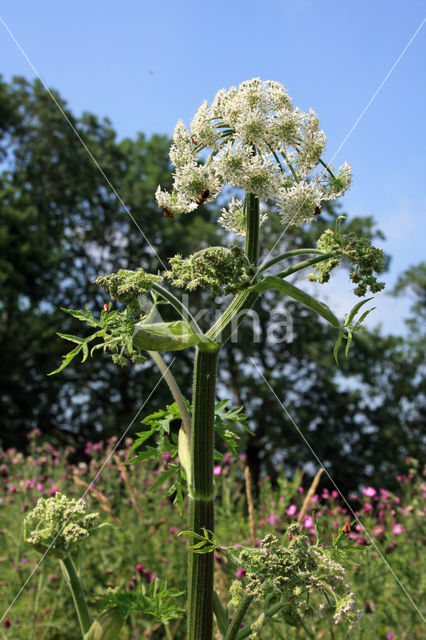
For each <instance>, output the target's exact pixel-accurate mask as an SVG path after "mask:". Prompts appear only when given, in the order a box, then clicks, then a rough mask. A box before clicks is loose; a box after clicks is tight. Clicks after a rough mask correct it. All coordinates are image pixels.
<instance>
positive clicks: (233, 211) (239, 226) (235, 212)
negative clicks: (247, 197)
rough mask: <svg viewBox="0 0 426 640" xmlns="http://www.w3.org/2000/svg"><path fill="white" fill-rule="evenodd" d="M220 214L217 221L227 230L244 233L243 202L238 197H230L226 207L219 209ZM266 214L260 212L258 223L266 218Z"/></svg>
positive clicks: (239, 233) (237, 233) (241, 234)
mask: <svg viewBox="0 0 426 640" xmlns="http://www.w3.org/2000/svg"><path fill="white" fill-rule="evenodd" d="M221 212H222V215H221V216H220V218H219V220H218V222H219V224H221V225H222V227H223V228H224V229H226V230H227V231H231V232H232V233H235V234H236V235H237V236H243V237H244V236H245V235H246V216H245V212H244V202H242V201H241V200H239V199H238V198H232V200H231V202H230V203H229V205H228V208H226V207H223V208H222V209H221ZM267 217H268V216H267V214H266V213H262V214H261V215H260V217H259V223H260V224H261V225H262V224H263V223H264V222H265V220H266V219H267Z"/></svg>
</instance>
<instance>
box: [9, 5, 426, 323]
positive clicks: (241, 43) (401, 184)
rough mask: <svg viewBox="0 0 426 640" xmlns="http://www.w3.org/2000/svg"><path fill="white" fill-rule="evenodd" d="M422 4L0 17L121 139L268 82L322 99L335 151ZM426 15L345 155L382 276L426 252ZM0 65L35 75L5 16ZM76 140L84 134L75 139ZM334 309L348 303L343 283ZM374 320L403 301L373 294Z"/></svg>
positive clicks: (391, 315) (73, 103) (74, 98)
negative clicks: (227, 91) (378, 247)
mask: <svg viewBox="0 0 426 640" xmlns="http://www.w3.org/2000/svg"><path fill="white" fill-rule="evenodd" d="M425 14H426V10H425V3H424V2H423V1H422V2H420V1H417V0H410V2H409V3H407V2H399V1H396V0H390V1H388V2H378V1H377V0H376V1H371V0H370V1H369V2H366V1H364V0H360V1H358V2H356V3H349V2H347V3H343V2H341V1H340V2H335V1H334V0H332V1H329V2H327V3H321V2H319V1H314V0H300V1H296V0H294V1H292V2H290V1H288V0H264V1H263V2H258V1H256V2H255V1H254V0H246V1H245V2H243V1H242V0H233V1H232V0H228V1H227V2H225V1H224V0H217V1H216V2H204V1H202V0H198V2H196V1H195V0H181V1H180V2H172V1H171V0H163V1H162V2H152V1H142V0H141V1H136V0H133V1H130V0H121V1H120V2H118V1H112V0H102V1H100V0H98V1H97V0H92V1H91V2H88V1H83V0H73V1H71V0H62V1H61V2H58V1H57V0H38V1H37V2H36V3H33V2H31V1H30V0H25V1H20V0H13V1H12V0H5V1H4V2H2V4H1V7H0V16H1V17H2V19H3V20H4V22H5V23H6V24H7V26H8V28H9V29H10V30H11V32H12V33H13V35H14V36H15V38H16V40H17V41H18V42H19V44H20V45H21V47H22V48H23V50H24V51H25V53H26V54H27V56H28V58H29V59H30V60H31V62H32V64H33V65H34V67H35V68H36V69H37V71H38V72H39V73H40V75H41V76H42V77H43V79H44V80H45V82H46V83H47V85H48V86H50V87H54V88H55V89H57V90H58V91H59V92H60V94H61V95H62V97H63V98H65V99H66V100H67V101H68V103H69V105H70V107H71V109H72V110H73V111H74V112H75V113H77V114H79V113H81V112H82V111H84V110H88V111H92V112H94V113H96V114H98V115H105V116H108V117H109V118H110V119H111V120H112V123H113V126H114V128H115V129H116V130H117V132H118V135H119V137H124V136H134V135H135V133H136V132H137V131H143V132H144V133H145V134H147V135H150V134H152V133H155V132H159V133H166V134H170V133H171V132H172V131H173V127H174V124H175V122H176V120H177V119H178V118H182V119H183V120H184V121H186V122H189V121H190V119H191V117H192V115H193V113H194V111H195V110H196V109H197V107H198V106H199V104H200V103H201V102H202V100H204V99H205V98H206V99H207V100H210V99H211V98H212V97H213V96H214V94H215V93H216V91H217V90H218V89H220V88H222V87H226V88H227V87H229V86H231V85H235V84H238V83H239V82H241V81H242V80H245V79H248V78H252V77H257V76H259V77H261V78H262V79H264V80H267V79H273V80H278V81H280V82H282V83H283V84H284V85H285V87H286V88H287V90H288V91H289V93H290V95H291V96H292V98H293V100H294V103H295V104H296V105H297V106H299V107H300V108H301V109H303V110H307V109H308V108H309V107H312V108H313V109H314V110H315V111H316V112H317V113H318V114H319V116H320V121H321V126H322V128H323V129H324V130H325V132H326V134H327V137H328V146H327V153H326V154H325V156H326V158H331V157H332V156H333V155H334V153H335V152H336V150H337V149H338V148H339V146H340V145H341V143H342V141H343V140H344V139H345V137H346V135H347V134H348V132H349V131H350V130H351V128H352V127H353V125H354V124H355V122H356V121H357V119H358V118H359V116H360V115H361V113H362V111H363V110H364V108H365V107H366V105H367V104H368V102H369V101H370V99H371V98H372V97H373V95H374V93H375V92H376V90H377V89H378V88H379V86H380V84H381V83H382V82H383V80H384V79H385V77H386V75H387V74H388V72H389V71H390V70H391V68H392V66H393V65H394V63H395V62H396V60H397V59H398V57H399V56H400V54H401V53H402V51H403V50H404V48H405V47H406V45H407V44H408V42H409V41H410V39H411V38H412V36H413V35H414V33H415V32H416V30H417V29H418V27H419V26H420V25H421V23H422V21H423V19H424V17H425ZM425 54H426V23H424V24H423V26H422V28H421V29H420V31H419V32H418V34H417V36H416V37H415V39H414V41H413V42H412V43H411V45H410V46H409V47H408V49H407V50H406V52H405V53H404V55H403V56H402V58H401V60H400V61H399V63H398V64H397V65H396V67H395V69H394V70H393V71H392V73H391V75H390V76H389V78H388V79H387V81H386V83H385V84H384V86H383V88H382V89H381V91H380V92H379V94H378V95H377V97H376V98H375V99H374V101H373V102H372V104H371V106H370V107H369V109H368V110H367V112H366V113H365V115H364V116H363V117H362V119H361V120H360V122H359V123H358V125H357V126H356V127H355V129H354V131H353V132H352V134H351V135H350V137H349V138H348V140H347V141H346V142H345V144H344V146H343V148H342V149H341V150H340V151H339V153H338V155H337V157H336V160H335V163H336V164H341V163H343V162H344V160H348V161H349V162H350V163H351V164H352V167H353V171H354V183H353V186H352V188H351V190H350V191H349V192H348V194H347V195H346V196H345V197H344V198H343V200H342V203H343V205H344V208H345V210H346V211H347V212H348V213H349V214H350V215H372V216H374V218H375V219H376V220H377V223H378V226H379V227H380V228H381V229H382V230H383V231H384V232H385V234H386V237H387V240H386V242H385V243H383V247H384V249H385V250H386V251H387V252H388V253H390V254H391V255H392V257H393V261H392V266H391V272H390V273H389V275H387V276H386V278H385V279H386V281H387V282H388V283H389V284H391V283H392V282H394V280H395V277H396V276H397V274H398V273H399V272H401V271H402V270H403V269H404V268H406V267H407V266H409V265H410V264H415V263H417V262H419V261H420V260H422V259H425V252H424V245H425V236H426V234H425V231H426V225H425V216H424V210H425V205H426V188H425V184H426V181H425V178H424V176H425V175H426V162H425V152H424V147H425V140H426V136H425V133H426V132H425V129H426V125H425V118H424V113H425V110H426V109H425V106H426V105H425V93H426V88H425V82H424V76H425V71H424V69H425V61H426V55H425ZM0 73H2V74H3V75H4V77H5V78H6V79H10V77H11V76H12V75H24V76H26V77H28V78H32V77H34V71H33V70H32V69H31V67H30V66H29V64H28V62H27V61H26V60H25V58H24V57H23V55H22V53H20V51H19V50H18V48H17V47H16V45H15V44H14V42H13V40H12V39H11V37H10V35H9V34H8V33H7V31H6V30H5V28H4V26H2V25H0ZM76 144H77V141H76ZM338 282H339V294H338V295H336V293H335V291H334V292H333V291H332V287H331V286H330V287H329V288H328V289H327V291H326V292H325V294H323V297H324V295H326V296H329V297H330V299H332V300H333V301H334V303H335V304H336V305H337V306H338V307H340V306H341V307H342V311H343V310H347V308H348V306H349V305H350V304H352V302H353V297H352V296H351V294H350V290H351V287H350V285H348V284H347V283H346V280H344V279H343V278H339V279H338ZM375 304H376V305H377V307H378V308H377V311H376V312H375V314H372V316H370V318H371V319H370V320H369V322H370V326H371V325H373V324H374V323H377V322H378V321H383V323H384V326H385V328H386V329H387V330H393V331H399V330H401V328H402V320H401V318H402V315H403V314H404V313H405V311H406V307H407V304H408V301H407V300H405V301H404V300H401V301H395V300H394V299H390V298H389V296H387V295H385V294H380V295H379V296H378V297H377V300H376V303H375Z"/></svg>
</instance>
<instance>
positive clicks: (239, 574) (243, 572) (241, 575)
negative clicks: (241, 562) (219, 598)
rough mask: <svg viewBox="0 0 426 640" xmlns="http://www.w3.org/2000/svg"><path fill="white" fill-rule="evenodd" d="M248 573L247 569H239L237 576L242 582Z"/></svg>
mask: <svg viewBox="0 0 426 640" xmlns="http://www.w3.org/2000/svg"><path fill="white" fill-rule="evenodd" d="M246 573H247V572H246V570H245V569H237V572H236V574H235V575H236V576H237V578H238V580H241V578H244V576H245V575H246Z"/></svg>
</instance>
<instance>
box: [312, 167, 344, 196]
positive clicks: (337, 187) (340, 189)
mask: <svg viewBox="0 0 426 640" xmlns="http://www.w3.org/2000/svg"><path fill="white" fill-rule="evenodd" d="M318 183H319V184H320V185H321V186H322V190H323V192H324V194H325V196H326V199H327V200H336V199H337V198H340V196H341V195H343V194H344V193H345V191H347V190H348V189H349V187H350V185H351V183H352V169H351V166H350V164H348V163H347V162H345V164H344V165H342V166H341V167H340V168H339V170H338V172H337V173H336V174H334V173H333V167H329V171H323V172H322V173H321V175H320V176H319V178H318Z"/></svg>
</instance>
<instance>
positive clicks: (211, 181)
mask: <svg viewBox="0 0 426 640" xmlns="http://www.w3.org/2000/svg"><path fill="white" fill-rule="evenodd" d="M174 184H175V189H176V191H177V192H178V193H180V194H182V195H183V196H184V198H187V200H189V201H191V202H193V201H195V203H196V204H200V203H199V202H198V200H200V199H202V200H203V202H208V201H210V200H214V199H215V198H216V196H217V195H218V193H219V191H220V189H221V187H222V185H221V182H220V180H219V178H218V176H217V174H216V173H215V172H214V170H213V169H211V168H210V167H206V166H205V165H202V164H197V163H196V162H191V163H188V164H185V165H184V166H182V167H178V168H177V169H176V171H175V183H174Z"/></svg>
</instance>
